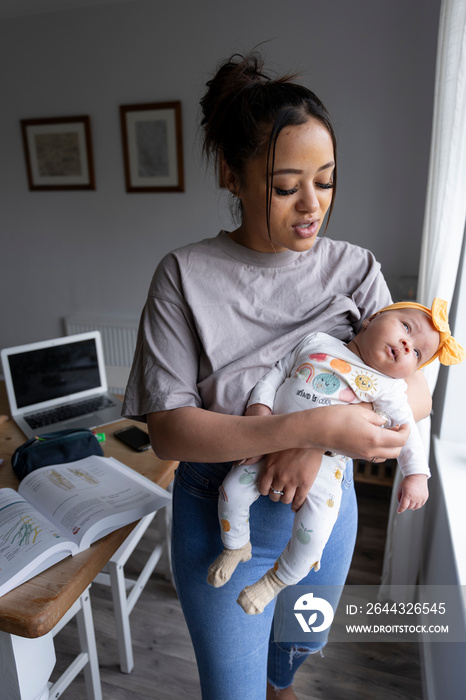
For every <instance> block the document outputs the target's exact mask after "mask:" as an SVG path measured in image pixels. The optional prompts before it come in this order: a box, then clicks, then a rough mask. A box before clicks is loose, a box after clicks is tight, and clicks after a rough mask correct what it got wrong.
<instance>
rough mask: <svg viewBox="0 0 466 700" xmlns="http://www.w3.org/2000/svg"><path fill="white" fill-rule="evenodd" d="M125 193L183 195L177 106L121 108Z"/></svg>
mask: <svg viewBox="0 0 466 700" xmlns="http://www.w3.org/2000/svg"><path fill="white" fill-rule="evenodd" d="M120 121H121V134H122V140H123V158H124V168H125V182H126V191H127V192H184V174H183V144H182V131H181V102H156V103H153V104H138V105H122V106H121V107H120Z"/></svg>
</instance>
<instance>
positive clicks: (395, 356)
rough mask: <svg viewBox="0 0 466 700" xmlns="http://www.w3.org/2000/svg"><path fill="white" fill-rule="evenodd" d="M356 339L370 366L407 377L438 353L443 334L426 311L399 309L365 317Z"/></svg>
mask: <svg viewBox="0 0 466 700" xmlns="http://www.w3.org/2000/svg"><path fill="white" fill-rule="evenodd" d="M355 342H356V345H357V348H358V350H359V353H360V355H361V358H362V359H363V360H364V362H365V363H366V364H367V365H369V367H373V368H374V369H375V370H378V371H379V372H382V373H383V374H386V375H388V376H389V377H393V378H395V379H399V378H402V379H404V378H406V377H409V376H410V375H412V374H414V372H416V370H418V369H419V367H420V366H421V365H423V364H424V362H427V361H428V360H430V358H431V357H433V355H435V353H436V352H437V349H438V346H439V342H440V335H439V333H438V331H437V330H436V329H435V328H434V326H433V324H432V321H431V319H430V318H429V316H428V315H427V314H425V313H424V312H423V311H419V310H418V309H397V310H394V311H384V312H383V313H381V314H377V316H375V317H374V318H373V319H372V320H369V319H366V320H365V321H364V322H363V329H362V330H361V331H360V332H359V333H358V335H357V336H356V338H355Z"/></svg>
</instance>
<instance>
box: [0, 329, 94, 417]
mask: <svg viewBox="0 0 466 700" xmlns="http://www.w3.org/2000/svg"><path fill="white" fill-rule="evenodd" d="M8 362H9V365H10V372H11V379H12V383H13V387H14V391H15V395H16V405H17V407H18V408H24V407H25V406H31V405H33V404H36V403H41V402H42V401H50V400H52V399H58V398H61V397H63V396H69V395H70V394H75V393H77V392H80V391H86V390H88V389H98V388H99V387H100V386H101V378H100V372H99V362H98V357H97V348H96V342H95V339H94V338H89V339H85V340H80V341H78V342H72V343H66V344H64V345H56V346H53V347H46V348H39V349H36V350H28V351H26V352H19V353H17V354H11V355H9V357H8Z"/></svg>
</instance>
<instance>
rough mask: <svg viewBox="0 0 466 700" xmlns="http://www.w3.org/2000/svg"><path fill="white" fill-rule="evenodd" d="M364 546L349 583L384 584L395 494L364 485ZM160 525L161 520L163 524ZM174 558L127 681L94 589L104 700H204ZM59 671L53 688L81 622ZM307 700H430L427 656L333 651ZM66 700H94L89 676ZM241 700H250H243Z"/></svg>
mask: <svg viewBox="0 0 466 700" xmlns="http://www.w3.org/2000/svg"><path fill="white" fill-rule="evenodd" d="M356 491H357V494H358V504H359V526H358V539H357V543H356V551H355V555H354V558H353V563H352V566H351V570H350V573H349V577H348V583H351V584H361V585H377V584H378V583H379V581H380V575H381V570H382V559H383V551H384V544H385V532H386V524H387V519H388V509H389V497H390V492H389V489H386V488H385V487H380V486H368V485H367V484H357V488H356ZM158 519H159V520H158ZM160 528H161V520H160V515H158V516H157V517H156V518H155V520H154V522H153V524H152V525H151V527H150V529H149V530H148V532H147V533H146V536H145V538H144V539H143V540H142V542H141V544H140V547H139V549H138V550H136V552H135V553H134V554H133V556H132V558H131V559H130V561H129V562H128V564H127V567H126V572H127V575H128V574H129V575H131V573H132V571H133V570H134V571H133V573H134V572H137V571H138V570H139V567H140V565H141V561H143V560H144V556H147V552H148V551H150V549H151V545H152V546H153V542H154V541H155V539H156V538H157V536H158V535H159V532H160ZM167 574H168V564H167V560H166V557H165V558H162V561H161V562H160V564H159V566H158V567H157V569H156V570H155V572H154V573H153V575H152V577H151V579H150V581H149V582H148V584H147V585H146V588H145V590H144V592H143V593H142V595H141V597H140V598H139V601H138V602H137V604H136V606H135V608H134V610H133V612H132V614H131V629H132V639H133V650H134V660H135V667H134V670H133V671H132V673H131V674H124V673H121V672H120V670H119V666H118V652H117V646H116V641H115V629H114V621H113V615H112V604H111V599H110V591H109V589H108V588H106V587H105V586H101V585H97V584H94V585H93V586H92V588H91V600H92V609H93V616H94V626H95V629H96V639H97V648H98V655H99V664H100V673H101V682H102V692H103V699H104V700H127V699H128V700H129V699H130V700H179V699H180V698H183V699H186V700H190V699H191V700H200V698H201V694H200V690H199V680H198V674H197V669H196V663H195V659H194V652H193V649H192V645H191V642H190V639H189V635H188V632H187V629H186V624H185V622H184V619H183V615H182V613H181V609H180V604H179V602H178V599H177V596H176V593H175V591H174V590H173V587H172V585H171V583H170V581H169V580H168V578H167ZM55 647H56V651H57V665H56V667H55V670H54V675H53V676H52V680H54V679H55V678H56V677H57V676H58V675H59V673H61V671H62V670H63V669H64V668H66V666H67V665H68V664H69V663H70V661H71V660H72V658H73V656H72V655H73V654H76V653H77V652H78V645H77V632H76V627H75V624H74V622H73V621H72V622H71V623H69V624H68V625H67V626H66V627H65V628H64V630H62V631H61V632H60V633H59V634H58V635H57V637H56V638H55ZM294 687H295V690H296V693H297V695H298V697H299V699H300V700H422V685H421V675H420V664H419V651H418V646H417V644H415V643H397V644H395V643H377V644H374V643H360V642H359V643H347V642H346V643H329V644H328V645H327V646H326V647H325V649H324V656H323V657H321V656H320V655H319V654H316V655H315V656H311V657H309V659H308V660H307V661H306V662H305V663H304V664H303V665H302V666H301V668H300V670H299V671H298V673H297V675H296V679H295V686H294ZM62 697H63V698H64V700H86V691H85V685H84V678H83V674H82V673H81V674H80V675H79V676H78V677H77V678H76V679H75V681H74V682H73V683H72V684H71V685H70V687H69V688H68V689H67V690H66V691H65V692H64V693H63V696H62ZM238 700H248V699H247V698H238Z"/></svg>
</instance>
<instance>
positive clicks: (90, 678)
mask: <svg viewBox="0 0 466 700" xmlns="http://www.w3.org/2000/svg"><path fill="white" fill-rule="evenodd" d="M89 588H90V586H89V587H88V588H87V589H86V590H85V591H84V593H83V594H82V595H81V596H80V597H79V598H78V600H77V601H76V602H75V603H74V604H73V605H72V607H71V608H70V609H69V610H68V612H67V613H65V615H64V616H63V617H62V619H61V620H60V622H58V624H57V625H55V627H54V628H53V630H52V631H51V633H50V634H51V635H52V637H55V636H56V635H57V634H58V633H59V632H60V631H61V630H62V629H63V627H65V625H67V624H68V622H69V621H70V620H71V619H72V618H73V617H74V616H75V615H76V622H77V626H78V636H79V644H80V647H81V652H80V653H79V654H78V656H77V657H76V658H75V659H74V661H72V663H71V664H70V665H69V666H68V668H67V669H66V670H65V671H64V672H63V673H62V674H61V676H60V678H58V679H57V680H56V681H55V683H53V684H52V683H49V697H50V698H58V697H61V694H62V693H63V691H64V690H65V689H66V688H67V687H68V686H69V685H70V683H71V682H72V681H73V680H74V679H75V678H76V676H77V675H78V673H80V671H82V670H83V669H84V680H85V683H86V695H87V700H102V688H101V685H100V673H99V661H98V658H97V647H96V643H95V634H94V622H93V618H92V610H91V601H90V595H89Z"/></svg>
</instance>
